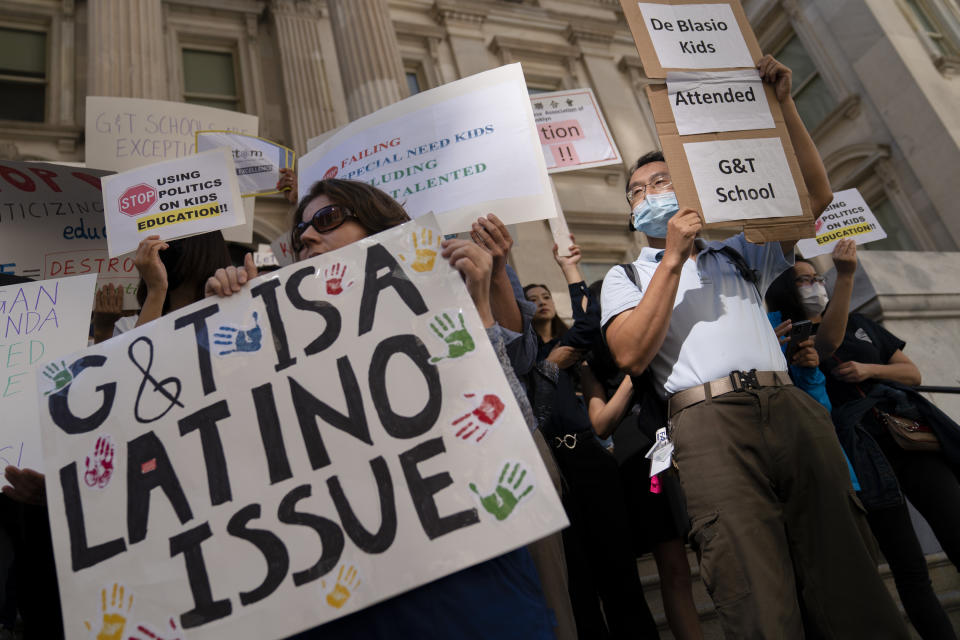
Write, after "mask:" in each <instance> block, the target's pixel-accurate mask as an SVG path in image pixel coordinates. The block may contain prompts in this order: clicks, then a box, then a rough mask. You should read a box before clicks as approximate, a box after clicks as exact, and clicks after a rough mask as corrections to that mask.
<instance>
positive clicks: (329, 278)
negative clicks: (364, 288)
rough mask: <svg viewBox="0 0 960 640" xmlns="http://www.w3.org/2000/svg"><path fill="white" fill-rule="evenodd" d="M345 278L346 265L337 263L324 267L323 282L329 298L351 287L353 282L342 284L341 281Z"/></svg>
mask: <svg viewBox="0 0 960 640" xmlns="http://www.w3.org/2000/svg"><path fill="white" fill-rule="evenodd" d="M346 277H347V265H345V264H341V263H339V262H337V263H334V264H332V265H331V266H329V267H326V268H325V269H324V270H323V280H324V282H325V283H326V285H327V293H328V294H329V295H331V296H338V295H340V294H341V293H343V292H344V291H346V290H347V289H349V288H350V287H352V286H353V284H354V281H353V280H350V281H348V282H347V283H346V284H344V282H343V281H344V280H345V279H346Z"/></svg>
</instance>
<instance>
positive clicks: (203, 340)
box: [173, 304, 220, 396]
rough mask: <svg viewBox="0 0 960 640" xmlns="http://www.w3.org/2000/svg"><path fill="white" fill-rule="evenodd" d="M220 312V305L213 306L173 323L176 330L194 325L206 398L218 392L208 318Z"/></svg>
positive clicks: (181, 317) (201, 379) (198, 359)
mask: <svg viewBox="0 0 960 640" xmlns="http://www.w3.org/2000/svg"><path fill="white" fill-rule="evenodd" d="M219 310H220V305H217V304H212V305H210V306H209V307H204V308H202V309H198V310H197V311H194V312H193V313H188V314H187V315H185V316H180V317H179V318H177V319H176V321H174V323H173V328H174V329H182V328H183V327H188V326H190V325H193V334H194V336H195V337H196V340H197V364H198V365H199V366H200V382H201V384H202V385H203V395H205V396H208V395H210V394H211V393H213V392H214V391H216V390H217V384H216V381H215V380H214V379H213V366H212V365H211V363H210V334H209V333H208V332H207V318H209V317H210V316H212V315H213V314H215V313H216V312H217V311H219Z"/></svg>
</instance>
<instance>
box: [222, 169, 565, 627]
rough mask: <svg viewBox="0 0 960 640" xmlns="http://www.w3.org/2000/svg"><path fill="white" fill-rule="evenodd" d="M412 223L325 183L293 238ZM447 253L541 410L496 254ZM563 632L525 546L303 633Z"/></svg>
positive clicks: (329, 242)
mask: <svg viewBox="0 0 960 640" xmlns="http://www.w3.org/2000/svg"><path fill="white" fill-rule="evenodd" d="M408 220H410V217H409V216H408V215H407V213H406V211H404V210H403V207H401V206H400V205H399V204H398V203H397V202H396V201H395V200H393V199H392V198H391V197H390V196H388V195H387V194H385V193H383V192H382V191H379V190H378V189H375V188H373V187H371V186H369V185H367V184H364V183H362V182H355V181H352V180H336V179H331V180H321V181H320V182H317V183H316V184H314V185H313V187H312V188H311V189H310V192H309V193H308V194H307V195H306V197H304V198H303V199H302V200H301V201H300V204H299V206H298V207H297V210H296V215H295V217H294V220H293V223H294V224H293V229H292V233H291V242H292V245H293V249H294V255H296V256H297V260H306V259H308V258H313V257H316V256H319V255H323V254H324V253H327V252H329V251H335V250H336V249H341V248H343V247H346V246H348V245H350V244H352V243H353V242H356V241H357V240H361V239H363V238H366V237H368V236H371V235H373V234H375V233H378V232H380V231H384V230H386V229H390V228H392V227H395V226H398V225H400V224H403V223H404V222H407V221H408ZM442 246H443V250H442V252H441V255H442V256H443V257H444V258H445V259H447V260H448V261H449V262H450V265H451V266H452V267H453V268H455V269H457V270H458V271H459V272H460V274H461V275H462V276H463V278H464V280H465V282H466V285H467V289H468V290H469V292H470V296H471V298H472V299H473V301H474V304H475V305H476V307H477V311H478V313H479V315H480V319H481V320H482V321H483V324H484V327H486V328H487V335H488V336H489V337H490V340H491V342H492V343H493V345H494V349H495V350H496V351H497V355H498V356H499V357H500V361H501V364H504V363H506V365H505V366H504V372H505V373H506V374H507V379H508V381H509V382H510V386H511V388H512V389H514V392H515V393H514V395H517V396H518V401H520V402H521V409H524V414H525V415H529V418H528V421H530V422H532V420H533V416H532V412H530V409H529V404H525V401H526V397H525V396H524V394H523V392H522V387H520V383H519V382H518V381H517V378H516V375H514V373H513V370H512V369H511V368H510V367H509V360H508V359H507V356H506V353H505V350H504V348H503V339H502V337H501V335H500V333H499V331H497V329H496V326H495V325H496V322H495V320H494V317H493V313H492V311H491V306H490V276H491V270H492V264H493V261H492V258H491V257H490V254H489V253H487V251H485V250H484V249H482V248H481V247H479V246H478V245H476V244H474V243H472V242H469V241H466V240H447V241H444V243H443V245H442ZM256 275H257V270H256V267H255V266H254V264H253V260H252V256H250V255H249V254H248V255H247V257H246V259H245V262H244V266H243V267H241V268H236V267H229V268H226V269H219V270H218V271H217V272H216V274H214V276H213V277H211V278H210V279H209V280H208V281H207V285H206V292H207V295H217V296H229V295H231V294H233V293H236V292H239V291H240V290H241V289H242V288H243V286H244V285H245V284H246V283H247V282H248V281H249V280H251V279H252V278H254V277H256ZM494 637H522V638H537V639H538V638H544V639H546V638H553V637H554V616H553V614H552V613H551V610H550V609H549V608H548V607H547V604H546V602H545V601H544V597H543V592H542V590H541V587H540V579H539V577H538V574H537V570H536V568H535V566H534V564H533V561H532V559H531V556H530V553H529V551H527V549H526V548H520V549H517V550H516V551H512V552H510V553H507V554H504V555H502V556H499V557H497V558H494V559H492V560H488V561H487V562H483V563H481V564H478V565H475V566H473V567H470V568H468V569H464V570H462V571H459V572H457V573H455V574H452V575H450V576H447V577H445V578H441V579H440V580H436V581H434V582H431V583H429V584H426V585H423V586H421V587H418V588H416V589H414V590H412V591H408V592H407V593H404V594H402V595H400V596H397V597H395V598H392V599H390V600H387V601H385V602H382V603H380V604H377V605H374V606H372V607H368V608H367V609H364V610H362V611H359V612H357V613H355V614H353V615H350V616H347V617H345V618H341V619H339V620H334V621H332V622H329V623H327V624H325V625H323V626H321V627H316V628H314V629H311V630H309V631H305V632H303V633H300V634H298V635H296V636H293V638H295V639H296V640H311V639H313V638H323V639H324V640H328V639H330V638H358V639H360V638H363V639H366V638H437V639H438V640H439V639H441V638H477V639H481V638H494Z"/></svg>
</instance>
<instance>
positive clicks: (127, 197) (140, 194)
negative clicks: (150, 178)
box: [119, 183, 157, 216]
mask: <svg viewBox="0 0 960 640" xmlns="http://www.w3.org/2000/svg"><path fill="white" fill-rule="evenodd" d="M156 201H157V190H156V189H154V188H153V187H151V186H150V185H148V184H144V183H140V184H137V185H134V186H132V187H130V188H129V189H127V190H126V191H124V192H123V195H121V196H120V200H119V204H120V213H122V214H124V215H128V216H138V215H140V214H141V213H144V212H145V211H147V210H148V209H149V208H150V207H152V206H153V204H154V203H155V202H156Z"/></svg>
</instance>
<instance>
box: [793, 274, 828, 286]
mask: <svg viewBox="0 0 960 640" xmlns="http://www.w3.org/2000/svg"><path fill="white" fill-rule="evenodd" d="M793 281H794V282H796V283H797V285H798V286H801V287H809V286H810V285H812V284H813V283H815V282H816V283H818V284H823V276H797V277H796V278H794V279H793Z"/></svg>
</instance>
